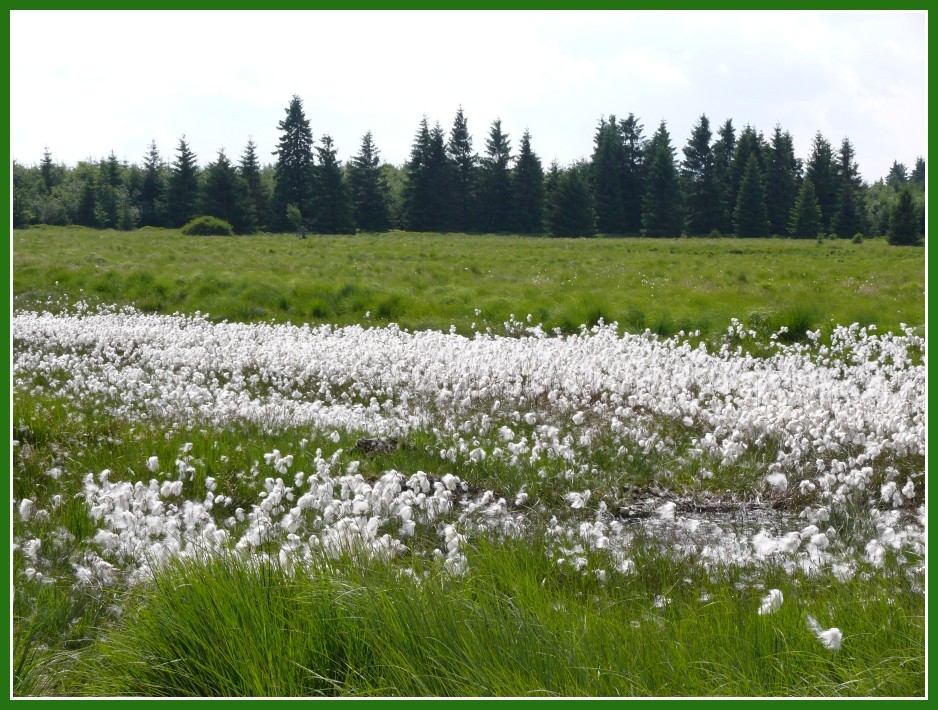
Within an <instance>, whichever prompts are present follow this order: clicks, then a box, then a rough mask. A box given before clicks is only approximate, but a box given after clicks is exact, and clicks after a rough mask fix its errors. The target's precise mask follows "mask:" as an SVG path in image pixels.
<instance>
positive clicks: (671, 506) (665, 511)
mask: <svg viewBox="0 0 938 710" xmlns="http://www.w3.org/2000/svg"><path fill="white" fill-rule="evenodd" d="M676 509H677V504H676V503H674V502H673V501H668V502H667V503H665V504H664V505H662V506H661V507H659V508H658V509H657V510H655V515H657V516H658V517H659V518H660V519H661V520H674V511H675V510H676Z"/></svg>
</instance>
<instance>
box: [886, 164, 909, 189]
mask: <svg viewBox="0 0 938 710" xmlns="http://www.w3.org/2000/svg"><path fill="white" fill-rule="evenodd" d="M908 179H909V170H908V168H906V167H905V164H904V163H900V162H899V161H898V160H893V161H892V167H890V168H889V173H888V174H887V175H886V184H887V185H889V187H891V188H893V189H894V190H897V191H898V190H901V189H902V188H903V187H904V186H905V184H906V182H907V181H908Z"/></svg>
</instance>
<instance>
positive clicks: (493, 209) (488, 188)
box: [479, 118, 512, 232]
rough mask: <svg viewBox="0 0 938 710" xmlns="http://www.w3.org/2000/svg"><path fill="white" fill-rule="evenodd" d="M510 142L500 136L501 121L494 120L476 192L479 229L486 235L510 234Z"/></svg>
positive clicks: (503, 135) (504, 135)
mask: <svg viewBox="0 0 938 710" xmlns="http://www.w3.org/2000/svg"><path fill="white" fill-rule="evenodd" d="M510 163H511V142H510V141H509V140H508V134H507V133H503V132H502V121H501V119H500V118H497V119H495V120H494V121H493V122H492V125H491V127H490V129H489V137H488V139H487V140H486V141H485V157H484V158H482V169H481V173H480V178H481V186H480V190H479V204H480V216H481V220H480V226H481V228H482V229H483V230H484V231H486V232H508V231H511V226H512V225H511V207H512V195H511V176H510V174H509V169H510Z"/></svg>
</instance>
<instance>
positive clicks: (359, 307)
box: [13, 227, 925, 338]
mask: <svg viewBox="0 0 938 710" xmlns="http://www.w3.org/2000/svg"><path fill="white" fill-rule="evenodd" d="M13 263H14V269H13V298H14V307H16V308H35V307H37V306H42V305H43V304H44V303H45V302H46V301H47V300H48V299H50V298H52V299H60V298H62V299H64V300H65V301H66V302H71V303H73V302H75V301H77V300H79V299H84V300H86V301H87V302H88V303H90V304H92V305H93V304H96V303H105V304H133V305H135V306H136V307H137V308H139V309H141V310H142V311H144V312H147V313H164V314H166V313H174V312H177V311H178V312H182V313H193V312H195V311H201V312H202V313H208V314H209V316H210V317H211V318H212V319H213V320H224V319H227V320H230V321H267V320H273V321H275V322H292V323H294V324H301V323H310V324H316V323H332V324H335V325H347V324H351V323H363V324H373V325H385V324H387V323H390V322H395V323H397V324H398V325H400V326H401V327H402V328H408V329H411V330H415V329H424V328H433V329H437V330H447V329H448V328H449V327H450V326H451V325H453V326H455V327H456V330H457V332H460V333H469V332H471V331H473V330H475V329H476V328H477V329H479V330H482V331H484V330H485V327H487V326H491V327H492V328H493V329H498V328H500V326H501V325H502V323H503V322H504V321H507V320H508V319H509V316H510V315H511V314H514V316H515V317H516V318H517V319H518V320H522V319H525V318H526V316H527V315H528V314H530V315H531V316H532V318H533V321H534V322H539V323H542V324H543V325H544V327H545V329H547V330H552V329H553V328H561V329H562V330H563V331H564V332H576V330H578V328H579V326H580V325H581V324H584V323H585V324H587V325H592V324H595V323H596V322H597V321H598V320H599V319H600V318H602V319H604V320H605V321H606V322H607V323H610V322H613V321H616V322H618V323H619V325H620V328H621V329H622V330H626V331H628V332H642V331H644V330H645V329H646V328H647V329H650V330H651V331H652V332H655V333H658V334H660V335H673V334H675V333H677V332H678V331H681V330H683V331H685V332H691V331H694V330H699V331H701V335H702V336H703V337H705V338H710V337H712V336H715V335H718V334H722V333H723V332H724V331H725V329H726V327H727V326H728V325H729V323H730V321H731V319H733V318H737V319H739V320H740V321H741V322H742V323H743V324H744V325H745V326H747V327H749V328H753V329H755V330H756V331H758V332H760V333H762V334H765V335H768V334H769V333H771V332H774V331H776V330H778V329H779V328H780V327H782V326H786V327H788V328H789V331H790V333H791V334H792V336H793V337H795V336H797V335H798V334H803V333H804V331H805V330H806V329H816V328H827V329H829V327H830V326H832V325H834V324H843V325H849V324H850V323H854V322H857V323H860V324H861V325H870V324H875V325H876V326H877V327H878V328H879V330H880V331H883V330H897V329H898V326H899V324H900V323H906V324H907V325H911V326H914V327H916V328H920V329H921V330H922V331H923V330H924V323H925V298H924V288H925V263H924V256H923V252H922V250H920V249H915V248H909V249H902V248H895V247H891V246H889V245H888V244H887V243H886V242H885V240H884V239H870V240H866V241H864V242H863V243H862V244H853V243H851V242H849V241H846V240H827V241H823V242H816V241H813V240H789V239H762V240H756V239H730V238H726V239H630V238H624V239H551V238H533V237H531V238H529V237H505V236H492V235H482V236H470V235H459V234H457V235H438V234H415V233H401V232H392V233H387V234H359V235H355V236H317V235H310V236H309V237H308V238H307V239H305V240H302V239H298V238H297V237H296V236H294V235H261V236H245V237H186V236H183V235H181V234H179V232H178V231H176V230H158V229H141V230H138V231H136V232H134V233H131V234H128V233H122V232H114V231H106V232H101V231H96V230H91V229H85V228H78V227H71V228H59V227H40V228H32V229H28V230H18V231H14V233H13ZM477 310H478V314H477Z"/></svg>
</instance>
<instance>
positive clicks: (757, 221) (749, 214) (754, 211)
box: [733, 153, 769, 237]
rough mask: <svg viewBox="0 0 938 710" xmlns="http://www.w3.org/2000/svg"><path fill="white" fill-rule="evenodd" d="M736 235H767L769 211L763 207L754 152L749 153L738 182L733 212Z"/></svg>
mask: <svg viewBox="0 0 938 710" xmlns="http://www.w3.org/2000/svg"><path fill="white" fill-rule="evenodd" d="M733 219H734V226H735V228H736V236H737V237H767V236H769V213H768V210H766V207H765V188H764V187H763V186H762V171H761V170H759V159H758V156H757V155H756V154H755V153H752V154H750V156H749V160H748V162H747V163H746V171H745V172H744V173H743V178H742V180H741V181H740V183H739V193H738V195H737V198H736V211H735V212H734V213H733Z"/></svg>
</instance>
